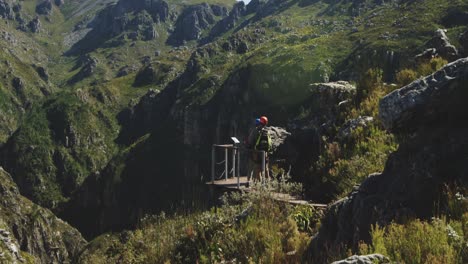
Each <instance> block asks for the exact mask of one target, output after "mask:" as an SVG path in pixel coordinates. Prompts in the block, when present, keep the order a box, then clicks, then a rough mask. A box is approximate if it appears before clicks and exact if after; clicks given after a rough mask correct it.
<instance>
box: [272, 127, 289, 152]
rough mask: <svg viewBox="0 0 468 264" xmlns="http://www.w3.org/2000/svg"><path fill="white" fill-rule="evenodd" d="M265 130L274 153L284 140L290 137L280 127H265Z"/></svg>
mask: <svg viewBox="0 0 468 264" xmlns="http://www.w3.org/2000/svg"><path fill="white" fill-rule="evenodd" d="M267 130H268V133H269V134H270V137H271V145H272V149H273V150H272V151H273V152H275V151H276V150H277V149H278V148H279V147H280V146H281V145H282V144H283V143H284V142H285V141H286V139H287V138H288V137H289V136H291V133H289V132H288V131H286V129H284V128H282V127H274V126H269V127H267Z"/></svg>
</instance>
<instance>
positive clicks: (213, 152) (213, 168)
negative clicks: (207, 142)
mask: <svg viewBox="0 0 468 264" xmlns="http://www.w3.org/2000/svg"><path fill="white" fill-rule="evenodd" d="M215 173H216V147H215V146H214V145H213V146H212V147H211V182H212V183H214V180H215Z"/></svg>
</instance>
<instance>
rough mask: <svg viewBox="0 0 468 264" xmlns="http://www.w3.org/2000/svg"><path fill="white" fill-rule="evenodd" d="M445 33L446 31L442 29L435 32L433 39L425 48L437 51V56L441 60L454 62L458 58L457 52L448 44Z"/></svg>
mask: <svg viewBox="0 0 468 264" xmlns="http://www.w3.org/2000/svg"><path fill="white" fill-rule="evenodd" d="M445 32H446V30H444V29H438V30H437V31H436V32H435V35H434V37H433V38H432V39H431V40H429V41H428V42H427V43H426V46H427V47H428V48H435V49H436V50H437V54H438V55H440V56H441V57H442V58H444V59H447V60H449V61H454V60H456V59H458V58H459V56H458V50H457V48H456V47H455V46H453V45H452V44H450V41H449V39H448V37H447V35H446V34H445Z"/></svg>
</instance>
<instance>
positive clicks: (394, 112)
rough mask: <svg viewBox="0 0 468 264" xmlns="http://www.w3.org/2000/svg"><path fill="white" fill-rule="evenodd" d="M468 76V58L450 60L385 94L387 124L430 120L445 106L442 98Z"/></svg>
mask: <svg viewBox="0 0 468 264" xmlns="http://www.w3.org/2000/svg"><path fill="white" fill-rule="evenodd" d="M467 78H468V58H464V59H459V60H457V61H455V62H452V63H449V64H447V65H446V66H445V67H444V68H442V69H441V70H439V71H437V72H436V73H434V74H432V75H430V76H427V77H425V78H422V79H420V80H417V81H414V82H413V83H411V84H409V85H407V86H405V87H403V88H401V89H398V90H396V91H393V92H392V93H390V94H388V95H387V96H385V97H384V98H383V99H382V100H381V101H380V104H379V115H380V118H381V119H382V123H383V124H384V126H385V127H386V128H387V129H389V130H392V131H395V130H398V129H402V130H405V129H408V128H412V127H414V126H415V124H418V123H421V122H428V121H430V120H431V119H432V118H431V116H433V113H434V111H441V110H443V108H442V107H443V106H442V104H446V102H445V101H443V100H442V98H447V97H449V96H451V95H452V94H453V92H454V90H455V89H461V88H460V86H461V85H460V84H463V83H464V82H466V80H467Z"/></svg>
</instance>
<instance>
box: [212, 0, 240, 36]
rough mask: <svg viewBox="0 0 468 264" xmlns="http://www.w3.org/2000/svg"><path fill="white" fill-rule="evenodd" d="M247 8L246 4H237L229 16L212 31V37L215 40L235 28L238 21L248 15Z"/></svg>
mask: <svg viewBox="0 0 468 264" xmlns="http://www.w3.org/2000/svg"><path fill="white" fill-rule="evenodd" d="M246 10H247V9H246V7H245V4H244V2H242V1H241V2H237V3H236V4H235V5H234V6H233V8H232V10H231V12H230V13H229V16H227V17H225V18H223V19H221V20H220V21H219V22H218V23H216V25H215V26H214V27H213V28H212V29H211V32H210V37H212V38H215V37H217V36H219V35H220V34H222V33H224V32H226V31H228V30H230V29H232V28H234V27H235V26H236V23H237V21H238V20H239V19H240V18H241V17H242V16H243V15H245V14H246Z"/></svg>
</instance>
